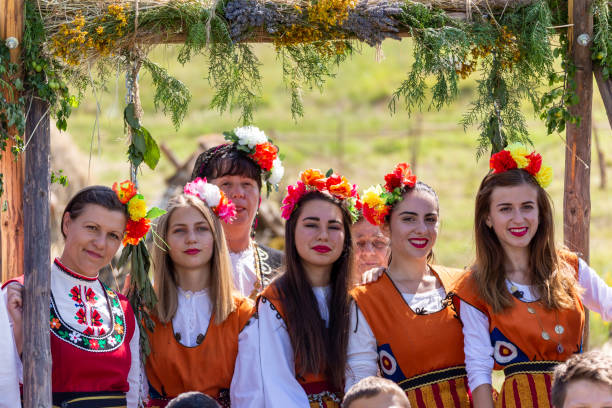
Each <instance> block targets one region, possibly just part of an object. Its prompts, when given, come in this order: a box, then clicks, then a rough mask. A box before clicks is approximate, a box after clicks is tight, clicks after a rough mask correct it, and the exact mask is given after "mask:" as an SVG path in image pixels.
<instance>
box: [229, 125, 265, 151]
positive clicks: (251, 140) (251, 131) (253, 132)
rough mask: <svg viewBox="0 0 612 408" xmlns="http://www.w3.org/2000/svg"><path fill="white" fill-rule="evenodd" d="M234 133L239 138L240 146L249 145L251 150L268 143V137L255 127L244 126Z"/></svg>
mask: <svg viewBox="0 0 612 408" xmlns="http://www.w3.org/2000/svg"><path fill="white" fill-rule="evenodd" d="M234 133H235V134H236V136H237V137H238V144H240V145H247V146H248V147H249V149H253V148H254V147H255V146H256V145H258V144H261V143H266V142H267V141H268V137H267V136H266V134H265V133H264V132H263V130H259V128H257V127H255V126H243V127H239V128H236V129H234Z"/></svg>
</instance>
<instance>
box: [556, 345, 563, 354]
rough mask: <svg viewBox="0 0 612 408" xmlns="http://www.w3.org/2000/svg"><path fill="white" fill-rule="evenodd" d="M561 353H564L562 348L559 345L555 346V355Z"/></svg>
mask: <svg viewBox="0 0 612 408" xmlns="http://www.w3.org/2000/svg"><path fill="white" fill-rule="evenodd" d="M563 351H564V348H563V346H562V345H561V344H557V353H559V354H561V353H563Z"/></svg>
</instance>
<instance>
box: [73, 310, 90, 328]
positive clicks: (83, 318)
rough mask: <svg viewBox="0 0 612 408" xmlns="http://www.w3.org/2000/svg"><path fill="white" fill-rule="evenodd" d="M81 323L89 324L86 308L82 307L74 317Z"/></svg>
mask: <svg viewBox="0 0 612 408" xmlns="http://www.w3.org/2000/svg"><path fill="white" fill-rule="evenodd" d="M74 318H75V319H76V321H77V323H79V324H87V318H86V315H85V309H83V308H80V309H79V310H77V312H76V316H75V317H74Z"/></svg>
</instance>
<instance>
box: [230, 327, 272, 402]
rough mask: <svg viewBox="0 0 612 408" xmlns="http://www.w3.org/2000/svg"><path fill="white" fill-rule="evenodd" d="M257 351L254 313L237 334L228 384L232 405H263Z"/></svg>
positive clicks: (257, 334)
mask: <svg viewBox="0 0 612 408" xmlns="http://www.w3.org/2000/svg"><path fill="white" fill-rule="evenodd" d="M259 353H260V349H259V319H258V318H257V317H256V315H255V316H253V317H251V319H250V320H249V322H248V324H247V325H246V326H245V327H244V329H242V331H241V332H240V334H239V335H238V356H237V358H236V365H235V366H234V376H233V377H232V383H231V385H230V400H231V403H232V407H235V408H261V407H263V406H265V405H264V395H263V384H262V372H261V369H262V367H261V359H260V357H259Z"/></svg>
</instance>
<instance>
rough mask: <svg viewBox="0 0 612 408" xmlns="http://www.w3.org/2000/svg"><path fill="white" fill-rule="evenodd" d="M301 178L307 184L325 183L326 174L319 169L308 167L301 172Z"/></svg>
mask: <svg viewBox="0 0 612 408" xmlns="http://www.w3.org/2000/svg"><path fill="white" fill-rule="evenodd" d="M300 180H301V181H302V183H304V184H306V185H307V186H315V187H316V186H318V185H321V183H323V185H325V182H326V180H325V175H324V174H323V173H321V172H320V171H319V170H317V169H307V170H304V171H303V172H302V173H301V174H300Z"/></svg>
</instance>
